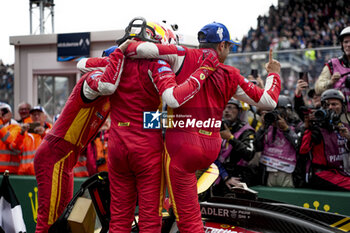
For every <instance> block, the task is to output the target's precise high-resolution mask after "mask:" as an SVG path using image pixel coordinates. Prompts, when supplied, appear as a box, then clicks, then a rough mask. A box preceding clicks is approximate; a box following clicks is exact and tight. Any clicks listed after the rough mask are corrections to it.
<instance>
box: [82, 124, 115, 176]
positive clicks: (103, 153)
mask: <svg viewBox="0 0 350 233" xmlns="http://www.w3.org/2000/svg"><path fill="white" fill-rule="evenodd" d="M110 126H111V123H110V120H109V119H107V120H106V121H105V123H104V125H103V126H102V127H101V129H100V130H99V132H98V133H97V135H96V137H95V139H94V140H92V141H91V142H90V143H89V145H88V147H87V159H88V163H87V168H88V171H89V175H90V176H91V175H93V174H95V173H96V172H102V171H108V167H107V162H108V137H109V128H110ZM90 160H91V162H90ZM90 164H91V165H90ZM90 167H91V168H90Z"/></svg>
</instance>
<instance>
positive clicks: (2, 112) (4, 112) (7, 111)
mask: <svg viewBox="0 0 350 233" xmlns="http://www.w3.org/2000/svg"><path fill="white" fill-rule="evenodd" d="M7 113H9V110H8V109H7V108H2V109H1V114H2V115H5V114H7Z"/></svg>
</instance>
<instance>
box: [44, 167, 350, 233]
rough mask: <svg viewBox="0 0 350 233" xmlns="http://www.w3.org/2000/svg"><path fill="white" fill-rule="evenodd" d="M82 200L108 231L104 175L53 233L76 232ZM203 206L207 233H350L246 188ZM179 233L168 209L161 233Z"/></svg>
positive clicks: (336, 220)
mask: <svg viewBox="0 0 350 233" xmlns="http://www.w3.org/2000/svg"><path fill="white" fill-rule="evenodd" d="M211 169H212V170H209V169H208V170H207V171H206V172H204V173H203V174H202V176H201V177H200V178H199V179H198V184H199V185H198V190H199V192H201V193H203V192H204V191H205V190H206V188H209V187H210V185H211V184H212V183H213V182H214V181H215V174H216V171H215V167H214V168H213V167H211ZM208 174H209V175H208ZM211 174H214V175H211ZM203 187H204V188H203ZM79 198H88V199H91V201H92V203H93V207H94V210H95V213H96V220H95V224H94V226H93V228H94V232H100V233H106V232H108V223H109V219H110V212H109V204H110V193H109V181H108V173H107V172H101V173H98V174H96V175H94V176H92V177H90V178H89V179H88V180H86V181H85V182H84V183H83V184H82V185H81V188H80V190H79V191H78V192H77V193H76V194H75V195H74V197H73V199H72V200H71V202H70V203H69V205H68V206H67V208H66V209H65V211H64V213H63V214H62V215H61V216H60V217H59V219H58V220H57V221H56V222H55V223H54V224H53V225H52V226H51V228H50V229H49V232H50V233H58V232H72V233H74V231H72V229H71V227H70V224H69V221H68V219H69V216H70V214H71V213H72V211H73V209H74V207H75V204H76V203H77V200H78V199H79ZM200 205H201V213H202V219H203V223H204V228H205V232H208V233H209V232H211V233H338V232H339V233H340V232H350V227H349V225H350V217H349V216H345V215H340V214H334V213H329V212H324V211H319V210H312V209H307V208H303V207H299V206H295V205H290V204H286V203H282V202H277V201H273V200H268V199H263V198H259V197H258V195H257V192H255V191H254V190H251V189H249V188H248V187H244V186H243V188H242V187H235V188H233V189H232V194H231V195H230V196H229V197H225V198H223V197H210V198H209V199H208V200H206V201H203V202H200ZM136 212H137V211H136ZM82 227H83V226H82ZM80 232H85V231H80ZM131 232H132V233H137V232H139V230H138V225H137V213H135V221H134V225H133V227H132V231H131ZM177 232H178V230H177V227H176V223H175V217H174V215H173V213H172V211H171V208H169V209H168V210H167V211H164V214H163V225H162V233H177Z"/></svg>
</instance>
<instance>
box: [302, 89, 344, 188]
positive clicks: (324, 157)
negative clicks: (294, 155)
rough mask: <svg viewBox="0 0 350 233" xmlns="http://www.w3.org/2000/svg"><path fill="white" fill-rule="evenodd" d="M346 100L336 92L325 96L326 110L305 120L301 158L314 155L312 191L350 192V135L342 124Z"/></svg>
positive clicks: (310, 175)
mask: <svg viewBox="0 0 350 233" xmlns="http://www.w3.org/2000/svg"><path fill="white" fill-rule="evenodd" d="M345 103H346V101H345V97H344V95H343V93H342V92H341V91H339V90H336V89H329V90H326V91H325V92H323V93H322V95H321V104H322V108H321V109H319V110H317V111H315V112H311V113H310V114H309V115H307V116H305V132H304V134H303V137H302V140H301V146H300V154H301V155H305V156H307V155H308V154H311V167H310V169H308V171H306V172H307V177H308V180H307V181H308V184H309V185H310V187H311V188H315V189H326V190H338V191H345V190H348V191H349V190H350V164H349V159H350V154H349V148H350V132H349V125H348V124H345V123H341V121H340V115H341V114H342V113H344V111H345Z"/></svg>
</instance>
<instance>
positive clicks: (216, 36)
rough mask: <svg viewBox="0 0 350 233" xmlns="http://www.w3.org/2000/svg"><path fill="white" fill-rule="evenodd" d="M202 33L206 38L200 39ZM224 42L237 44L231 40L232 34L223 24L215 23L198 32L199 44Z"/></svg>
mask: <svg viewBox="0 0 350 233" xmlns="http://www.w3.org/2000/svg"><path fill="white" fill-rule="evenodd" d="M200 33H203V34H204V35H205V38H199V35H200ZM222 41H227V42H230V43H232V44H235V42H234V41H233V40H232V39H231V36H230V33H229V32H228V30H227V28H226V26H225V25H223V24H222V23H216V22H213V23H210V24H207V25H205V26H204V27H203V28H202V29H201V30H200V31H199V32H198V42H199V43H220V42H222Z"/></svg>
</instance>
